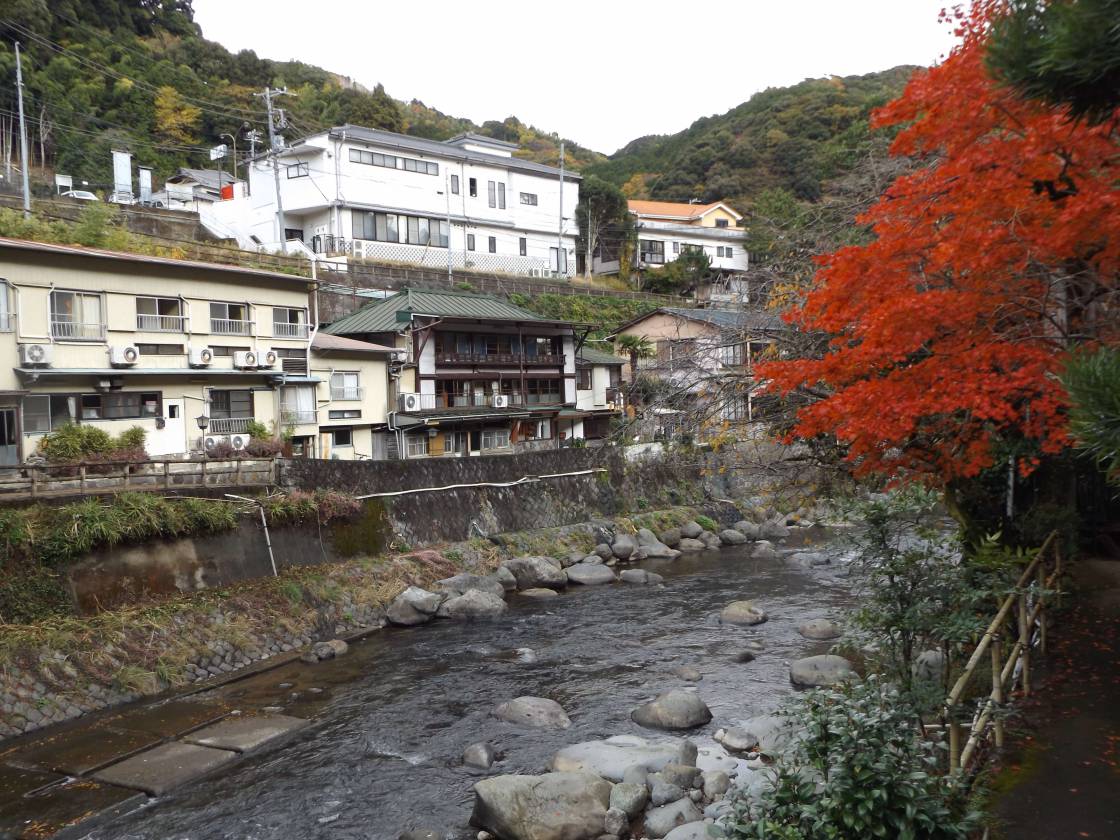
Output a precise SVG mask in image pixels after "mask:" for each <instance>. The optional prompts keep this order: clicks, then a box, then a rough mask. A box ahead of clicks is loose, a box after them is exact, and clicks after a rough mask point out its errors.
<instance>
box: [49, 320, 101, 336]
mask: <svg viewBox="0 0 1120 840" xmlns="http://www.w3.org/2000/svg"><path fill="white" fill-rule="evenodd" d="M51 335H52V336H54V337H55V338H69V339H74V340H77V341H101V340H103V339H104V338H105V325H104V324H80V323H78V322H77V321H66V320H61V321H60V320H57V319H52V320H51Z"/></svg>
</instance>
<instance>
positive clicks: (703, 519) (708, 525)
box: [696, 514, 720, 534]
mask: <svg viewBox="0 0 1120 840" xmlns="http://www.w3.org/2000/svg"><path fill="white" fill-rule="evenodd" d="M696 524H697V525H699V526H700V527H701V528H703V529H704V530H705V531H711V532H712V533H713V534H718V533H719V531H720V527H719V524H718V523H717V522H716V521H715V520H714V519H712V518H711V517H710V516H704V515H703V514H701V515H700V516H697V517H696Z"/></svg>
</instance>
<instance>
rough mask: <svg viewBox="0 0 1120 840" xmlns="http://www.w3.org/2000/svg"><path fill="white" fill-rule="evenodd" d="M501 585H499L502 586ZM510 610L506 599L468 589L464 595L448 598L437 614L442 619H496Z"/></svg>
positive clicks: (491, 593)
mask: <svg viewBox="0 0 1120 840" xmlns="http://www.w3.org/2000/svg"><path fill="white" fill-rule="evenodd" d="M500 585H501V584H499V586H500ZM506 609H508V608H507V607H506V601H505V598H503V597H502V596H501V595H495V594H494V593H493V592H483V591H482V590H481V589H468V590H467V591H466V592H464V593H463V594H462V595H459V596H458V597H455V598H448V599H447V600H446V601H444V602H443V603H442V604H440V605H439V610H438V611H437V612H436V615H438V616H439V617H440V618H467V619H469V618H495V617H497V616H499V615H501V614H502V613H504V612H505V611H506Z"/></svg>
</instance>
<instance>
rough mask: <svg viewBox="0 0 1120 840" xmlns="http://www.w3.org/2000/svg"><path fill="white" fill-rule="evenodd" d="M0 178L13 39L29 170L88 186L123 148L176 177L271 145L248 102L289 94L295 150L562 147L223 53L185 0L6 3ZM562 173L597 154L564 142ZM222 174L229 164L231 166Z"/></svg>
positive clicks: (555, 151) (99, 181)
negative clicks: (337, 133) (223, 151)
mask: <svg viewBox="0 0 1120 840" xmlns="http://www.w3.org/2000/svg"><path fill="white" fill-rule="evenodd" d="M0 34H2V36H3V38H2V40H0V77H2V78H3V79H4V80H5V81H4V83H3V84H2V85H0V168H2V164H3V162H5V161H7V160H12V159H14V158H16V157H18V153H19V152H18V135H17V134H16V132H15V126H16V120H15V114H16V91H15V84H14V82H15V55H14V51H13V47H12V42H13V41H16V40H18V41H20V42H21V44H22V50H23V76H24V83H25V93H24V99H25V102H24V107H25V110H26V113H27V115H28V120H29V135H30V140H31V145H32V150H31V158H32V161H33V163H34V166H35V168H36V170H38V169H40V168H42V167H43V165H44V164H45V166H46V169H47V170H55V171H62V172H68V173H70V174H73V175H74V176H75V177H76V178H79V179H86V180H88V181H89V182H90V184H91V185H93V186H104V185H106V184H107V183H108V182H109V180H110V171H111V166H110V154H109V152H110V150H111V149H112V148H113V147H119V146H124V147H127V148H129V149H131V150H132V151H133V153H134V155H135V157H136V158H137V159H138V162H139V163H141V164H146V165H150V166H153V167H155V169H156V177H157V179H158V178H160V177H162V176H166V175H168V174H171V173H172V172H173V171H174V170H175V169H176V168H177V167H179V166H194V167H202V166H207V167H209V166H213V164H212V163H211V162H210V160H209V156H208V154H207V150H208V149H209V147H211V146H214V145H217V144H218V143H222V142H228V138H222V134H234V135H237V136H238V137H239V141H238V142H239V145H240V146H241V148H242V149H244V148H245V147H246V146H247V140H245V139H244V138H245V136H246V133H247V131H248V130H250V129H257V130H258V131H260V132H261V134H262V135H265V136H267V125H266V122H265V119H264V106H263V103H262V102H261V100H260V99H259V98H258V97H254V94H255V93H258V92H259V91H261V90H262V89H263V88H264V87H265V86H266V85H273V86H286V87H287V88H288V90H289V91H291V92H292V93H293V94H294V95H293V96H287V97H283V98H282V99H281V100H280V101H279V106H280V107H282V108H284V109H285V114H286V117H287V121H288V127H287V128H286V129H285V131H284V134H285V135H286V136H287V137H288V138H296V137H299V136H302V135H304V134H308V133H311V132H313V131H316V130H319V129H321V128H324V127H327V126H331V125H337V124H340V123H345V122H350V123H356V124H360V125H366V126H372V127H376V128H384V129H388V130H391V131H401V132H406V133H410V134H415V135H419V136H423V137H430V138H434V139H446V138H448V137H451V136H452V135H454V134H456V133H458V132H461V131H477V132H480V133H482V134H487V135H490V136H493V137H498V138H501V139H503V140H512V141H516V142H519V143H521V144H522V147H523V151H522V152H521V154H522V155H523V156H525V157H527V158H529V159H532V160H536V161H539V162H542V163H550V164H555V163H558V161H559V148H558V146H559V140H558V138H556V137H555V136H553V135H548V134H546V133H544V132H542V131H539V130H538V129H536V128H533V127H531V126H526V125H524V124H523V123H521V122H520V121H518V120H517V119H516V118H514V117H509V118H507V119H505V120H502V121H499V120H495V121H488V122H485V123H483V124H482V125H476V124H474V123H472V122H471V121H470V120H466V119H460V118H456V117H451V116H448V115H446V114H442V113H440V112H439V111H437V110H435V109H433V108H429V107H427V106H425V105H424V104H423V103H420V102H417V101H412V102H401V101H398V100H396V99H394V98H393V97H392V96H391V95H390V94H389V93H388V92H386V91H385V90H384V89H383V88H382V87H381V86H380V85H378V86H377V87H375V88H374V89H372V90H367V89H365V88H363V87H361V86H359V85H356V84H354V83H352V82H351V80H349V79H346V78H343V77H340V76H338V75H336V74H333V73H331V72H329V71H327V70H324V69H322V68H319V67H314V66H312V65H308V64H303V63H301V62H296V61H285V62H280V61H272V60H269V59H267V58H260V57H258V56H257V55H256V54H255V53H253V52H252V51H249V50H243V51H241V52H239V53H236V54H235V53H231V52H230V51H229V50H227V49H225V48H224V47H223V46H221V45H220V44H217V43H215V42H213V41H208V40H206V39H205V38H204V37H203V34H202V32H201V31H200V29H199V27H198V26H197V24H195V22H194V20H193V11H192V9H191V0H5V2H4V3H3V4H2V5H0ZM566 151H567V164H568V165H569V166H572V167H575V168H581V167H584V166H586V165H587V164H589V163H591V162H594V161H596V160H600V159H602V156H601V155H598V154H597V153H595V152H591V151H589V150H587V149H584V148H581V147H580V146H578V145H577V144H575V143H572V142H570V141H568V142H567V147H566ZM227 165H228V162H227Z"/></svg>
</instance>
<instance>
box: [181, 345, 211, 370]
mask: <svg viewBox="0 0 1120 840" xmlns="http://www.w3.org/2000/svg"><path fill="white" fill-rule="evenodd" d="M212 361H214V351H213V350H211V349H210V348H209V347H192V348H191V352H190V353H189V354H188V355H187V363H188V364H189V365H190V366H191V367H209V366H210V363H211V362H212Z"/></svg>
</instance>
